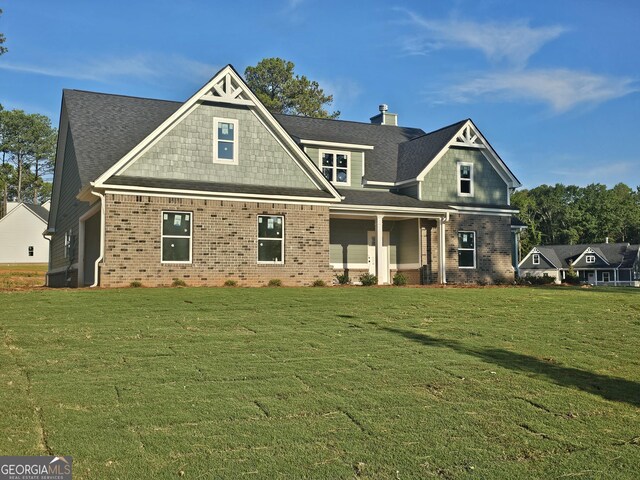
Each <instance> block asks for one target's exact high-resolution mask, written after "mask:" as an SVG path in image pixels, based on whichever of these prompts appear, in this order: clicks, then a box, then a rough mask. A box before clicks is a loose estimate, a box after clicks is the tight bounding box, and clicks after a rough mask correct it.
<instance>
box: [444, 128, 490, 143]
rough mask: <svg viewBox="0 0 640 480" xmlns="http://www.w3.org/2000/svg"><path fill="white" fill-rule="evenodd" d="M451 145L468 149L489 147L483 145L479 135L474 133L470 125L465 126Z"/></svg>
mask: <svg viewBox="0 0 640 480" xmlns="http://www.w3.org/2000/svg"><path fill="white" fill-rule="evenodd" d="M451 145H454V146H456V147H467V148H487V146H486V145H485V144H484V143H482V140H480V137H479V136H478V133H477V132H475V131H474V129H473V128H472V127H471V125H470V124H469V123H467V125H465V126H464V128H463V129H462V130H460V133H459V134H458V135H457V136H456V137H455V139H454V140H453V142H451Z"/></svg>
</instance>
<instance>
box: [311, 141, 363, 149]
mask: <svg viewBox="0 0 640 480" xmlns="http://www.w3.org/2000/svg"><path fill="white" fill-rule="evenodd" d="M300 143H301V144H302V145H311V146H313V145H315V146H318V147H326V148H347V149H349V148H350V149H352V150H373V148H374V147H373V145H360V144H357V143H340V142H325V141H322V140H303V139H301V140H300Z"/></svg>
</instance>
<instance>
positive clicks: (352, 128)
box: [64, 90, 466, 203]
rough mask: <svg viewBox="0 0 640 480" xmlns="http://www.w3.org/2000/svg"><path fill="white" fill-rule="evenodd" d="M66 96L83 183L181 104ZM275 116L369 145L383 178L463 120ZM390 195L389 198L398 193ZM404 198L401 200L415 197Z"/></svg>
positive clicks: (369, 176) (417, 162)
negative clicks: (426, 125)
mask: <svg viewBox="0 0 640 480" xmlns="http://www.w3.org/2000/svg"><path fill="white" fill-rule="evenodd" d="M64 102H65V105H66V108H67V112H68V116H69V124H70V130H71V135H72V137H73V141H74V147H75V151H76V158H77V161H78V170H79V175H80V180H81V183H82V185H83V186H84V185H86V184H87V183H89V182H91V181H94V180H96V179H97V178H98V177H99V176H100V175H102V174H103V173H104V172H105V171H106V170H108V169H109V168H110V167H111V166H113V165H114V164H115V163H116V162H117V161H118V160H120V159H121V158H122V157H123V156H124V155H126V154H127V153H128V152H129V151H130V150H131V149H132V148H134V147H135V146H136V145H137V144H138V143H140V142H141V141H142V140H143V139H144V138H145V137H146V136H147V135H148V134H150V133H151V132H152V131H153V130H154V129H155V128H157V127H158V126H159V125H160V124H161V123H162V122H163V121H164V120H166V119H167V118H168V117H169V116H170V115H171V114H173V113H174V112H175V111H176V110H177V109H178V108H179V107H180V106H181V105H182V103H181V102H174V101H165V100H153V99H147V98H137V97H128V96H123V95H111V94H104V93H95V92H87V91H81V90H64ZM274 117H275V118H276V120H277V121H278V122H279V123H280V124H281V125H282V127H283V128H284V129H285V130H286V131H287V132H288V133H289V134H290V135H291V136H292V137H293V138H294V139H295V140H297V141H299V140H301V139H304V140H317V141H324V142H336V143H352V144H360V145H371V146H373V147H374V148H373V150H367V151H366V157H365V158H366V168H365V179H366V180H369V181H384V182H394V181H402V180H406V179H409V178H415V176H416V175H418V174H419V173H420V172H421V171H422V170H423V169H424V168H425V167H426V166H427V165H428V164H429V162H430V161H432V160H433V159H434V157H435V156H436V155H437V154H438V153H439V152H440V151H441V150H442V148H444V146H445V145H446V143H447V142H448V141H449V140H451V138H452V137H453V135H454V134H455V133H456V132H457V131H458V130H459V129H460V128H461V127H462V125H463V124H464V122H466V120H463V121H460V122H457V123H455V124H453V125H449V126H448V127H444V128H441V129H439V130H436V131H434V132H431V133H425V132H424V131H423V130H421V129H419V128H409V127H397V126H392V125H376V124H371V123H363V122H352V121H344V120H329V119H318V118H309V117H298V116H292V115H282V114H275V115H274ZM263 190H264V189H263ZM390 195H392V196H391V197H388V198H390V199H391V198H393V199H396V200H397V198H399V197H401V195H397V194H390ZM362 198H365V197H364V196H363V197H362ZM370 198H379V196H378V197H376V195H375V194H374V196H373V197H370ZM403 198H405V197H403ZM406 198H407V200H406V201H405V200H403V202H408V203H412V202H413V200H411V199H410V198H409V197H406ZM416 201H417V202H419V201H418V200H416ZM400 203H402V202H400Z"/></svg>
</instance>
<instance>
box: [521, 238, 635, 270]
mask: <svg viewBox="0 0 640 480" xmlns="http://www.w3.org/2000/svg"><path fill="white" fill-rule="evenodd" d="M534 248H535V249H537V250H538V251H539V252H540V253H541V254H543V255H544V256H545V257H546V258H547V259H548V260H549V261H550V262H552V263H553V264H555V265H556V266H558V267H559V268H569V262H571V263H573V262H575V261H576V259H578V258H579V257H581V256H582V255H583V254H584V253H585V251H586V250H587V249H591V250H592V251H593V252H595V253H596V254H597V255H599V256H601V257H602V259H603V260H605V261H606V262H608V263H609V264H610V265H611V268H631V267H632V266H633V264H634V262H635V260H636V259H637V258H638V248H639V246H638V245H630V244H628V243H592V244H580V245H543V246H539V247H534ZM525 258H526V257H525ZM523 261H524V260H523Z"/></svg>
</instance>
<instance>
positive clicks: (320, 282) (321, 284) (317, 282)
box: [311, 278, 327, 287]
mask: <svg viewBox="0 0 640 480" xmlns="http://www.w3.org/2000/svg"><path fill="white" fill-rule="evenodd" d="M311 286H312V287H326V286H327V284H326V283H325V281H324V280H320V279H319V278H318V279H317V280H314V282H313V283H312V284H311Z"/></svg>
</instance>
